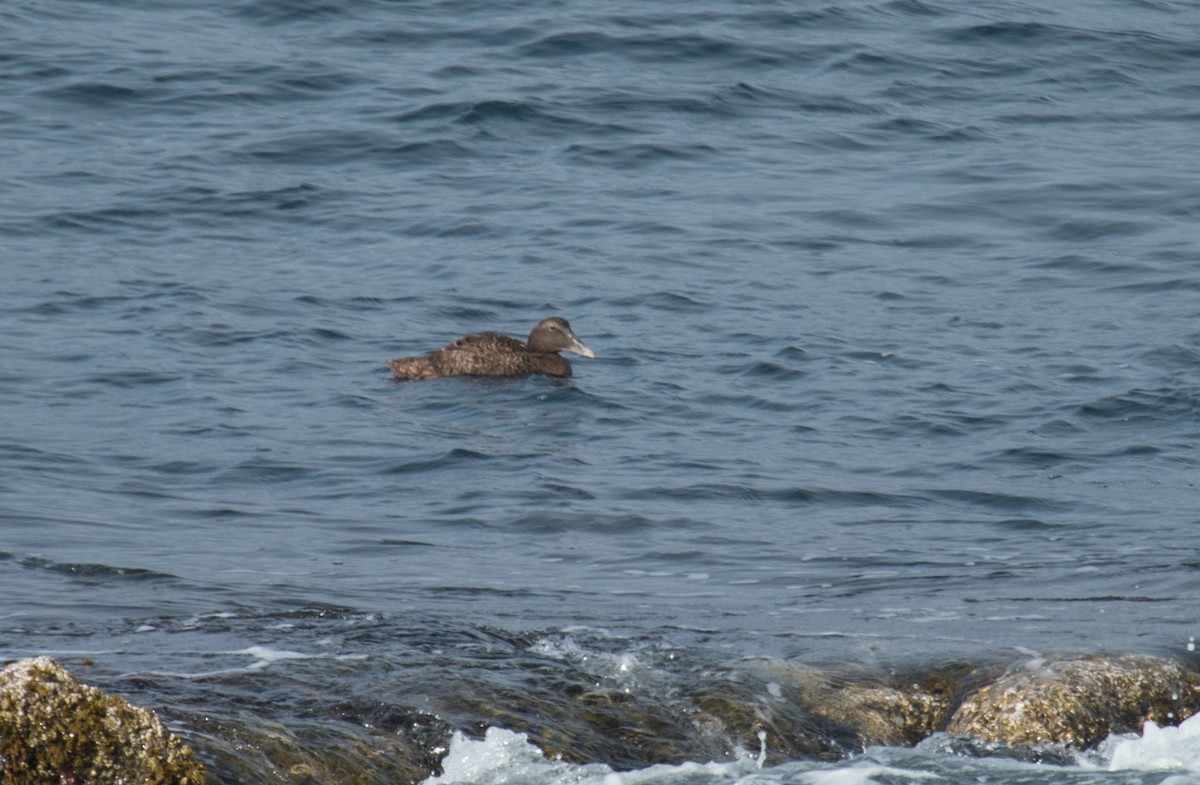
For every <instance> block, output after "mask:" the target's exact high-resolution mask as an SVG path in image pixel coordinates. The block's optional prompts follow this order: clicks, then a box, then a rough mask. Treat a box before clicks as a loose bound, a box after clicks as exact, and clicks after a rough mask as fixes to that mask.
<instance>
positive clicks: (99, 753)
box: [0, 657, 206, 785]
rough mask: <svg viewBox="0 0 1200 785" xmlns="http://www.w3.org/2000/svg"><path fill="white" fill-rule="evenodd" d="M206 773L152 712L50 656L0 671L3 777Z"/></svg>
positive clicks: (144, 781)
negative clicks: (79, 676) (87, 682)
mask: <svg viewBox="0 0 1200 785" xmlns="http://www.w3.org/2000/svg"><path fill="white" fill-rule="evenodd" d="M205 777H206V774H205V770H204V766H203V765H202V764H201V763H200V762H199V761H198V760H196V759H195V757H194V756H193V754H192V750H191V749H190V748H189V747H187V746H186V745H185V744H184V743H183V742H182V741H181V740H180V739H179V738H178V737H177V736H175V735H174V734H172V733H171V732H170V731H168V730H167V729H166V728H164V727H163V725H162V723H161V722H159V720H158V717H156V716H155V715H154V714H153V713H152V712H150V711H148V710H146V709H141V708H138V707H136V706H132V705H130V704H129V703H127V702H126V701H124V700H122V699H121V698H118V697H114V696H111V695H106V694H105V693H103V692H101V691H100V690H98V689H96V688H95V687H89V686H87V685H85V684H80V683H79V682H78V681H76V680H75V679H74V677H72V676H71V674H70V673H68V672H67V671H66V670H65V669H63V667H62V666H61V665H59V664H58V663H57V662H55V661H54V660H52V659H50V658H49V657H37V658H34V659H27V660H20V661H18V662H14V663H12V664H11V665H9V666H8V667H6V668H5V669H4V670H3V671H2V672H0V780H3V781H5V782H10V783H21V784H22V785H43V784H44V785H62V784H63V783H88V785H110V784H111V785H118V783H131V782H136V783H138V785H202V783H204V782H205Z"/></svg>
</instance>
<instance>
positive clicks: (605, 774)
mask: <svg viewBox="0 0 1200 785" xmlns="http://www.w3.org/2000/svg"><path fill="white" fill-rule="evenodd" d="M757 771H758V762H757V761H756V760H755V759H754V758H751V757H750V756H748V755H747V756H745V757H743V758H741V759H739V760H737V761H734V762H731V763H683V764H680V765H677V766H672V765H666V764H662V765H657V766H649V767H647V768H644V769H638V770H636V771H621V772H618V771H613V770H612V769H611V768H610V767H608V766H606V765H604V764H602V763H590V764H585V765H575V764H571V763H566V762H564V761H562V760H551V759H548V758H546V757H545V756H544V755H543V754H542V751H541V750H540V749H538V747H537V746H536V745H534V744H531V743H530V741H529V738H528V736H526V735H525V734H524V733H514V732H513V731H510V730H505V729H503V728H488V730H487V733H486V734H485V735H484V737H483V738H482V739H469V738H467V737H465V736H463V735H462V734H461V733H457V732H456V733H455V734H454V737H453V738H452V739H451V741H450V751H449V753H447V755H446V757H445V758H444V759H443V760H442V775H441V776H440V777H430V778H429V779H427V780H425V783H424V785H684V783H686V785H705V783H713V784H714V785H715V784H717V783H744V784H745V785H751V776H752V775H753V774H754V773H755V772H757Z"/></svg>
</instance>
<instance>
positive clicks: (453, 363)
mask: <svg viewBox="0 0 1200 785" xmlns="http://www.w3.org/2000/svg"><path fill="white" fill-rule="evenodd" d="M387 364H388V367H389V368H391V369H392V373H394V374H395V375H396V378H397V379H401V380H404V381H419V380H424V379H438V378H441V377H442V376H517V375H520V374H525V373H532V372H534V371H535V370H537V369H536V368H534V367H533V364H532V361H531V358H530V354H529V352H528V350H527V349H526V348H525V344H524V343H522V342H521V341H518V340H517V339H516V338H510V337H508V336H507V335H502V334H501V333H472V334H470V335H464V336H463V337H462V338H459V339H458V340H457V341H455V342H454V343H452V344H450V345H448V346H445V347H443V348H441V349H437V350H436V351H432V352H430V353H429V354H426V355H422V356H420V357H401V358H399V359H397V360H388V363H387Z"/></svg>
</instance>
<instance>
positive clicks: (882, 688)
mask: <svg viewBox="0 0 1200 785" xmlns="http://www.w3.org/2000/svg"><path fill="white" fill-rule="evenodd" d="M775 670H776V672H777V673H779V674H780V675H782V676H785V677H787V678H788V679H789V680H790V681H792V682H794V683H795V684H796V685H798V686H800V687H801V695H802V697H801V700H802V701H803V704H804V706H805V708H807V709H808V711H810V712H812V713H813V714H815V715H817V716H821V717H825V718H827V719H829V720H831V721H833V722H836V723H838V724H839V725H841V726H843V727H844V728H846V729H847V730H849V731H850V732H851V733H853V734H854V736H855V737H856V738H857V740H858V743H859V746H860V747H868V746H871V745H873V744H882V745H888V746H897V747H898V746H912V745H914V744H916V743H917V742H919V741H921V740H922V739H924V738H926V737H927V736H929V735H931V734H933V733H934V732H936V731H938V730H940V729H942V728H943V727H945V725H946V723H947V722H948V721H949V719H950V715H951V712H952V711H953V709H954V706H955V704H956V702H957V697H958V695H959V694H960V693H961V691H962V690H963V688H964V685H965V684H968V683H970V680H971V679H976V678H979V676H980V673H979V672H978V671H977V670H976V669H974V668H972V667H970V666H960V665H948V666H943V667H941V668H939V669H935V670H930V671H926V672H915V673H911V674H909V673H897V674H887V675H883V674H877V673H875V674H873V673H867V672H861V673H859V672H854V671H841V672H830V671H821V670H817V669H815V668H808V667H801V666H795V665H786V666H784V665H777V666H776V667H775Z"/></svg>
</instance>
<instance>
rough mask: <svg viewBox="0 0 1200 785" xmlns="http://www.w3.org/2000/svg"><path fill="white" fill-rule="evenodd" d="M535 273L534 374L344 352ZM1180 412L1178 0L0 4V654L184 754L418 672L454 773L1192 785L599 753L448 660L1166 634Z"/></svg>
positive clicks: (687, 662)
mask: <svg viewBox="0 0 1200 785" xmlns="http://www.w3.org/2000/svg"><path fill="white" fill-rule="evenodd" d="M553 314H558V315H562V316H565V317H567V318H568V319H569V320H570V321H571V324H572V326H573V328H574V329H575V332H576V333H577V334H578V335H579V336H580V338H582V340H583V341H585V342H586V343H587V344H588V345H589V346H590V347H591V348H592V349H593V350H594V351H595V352H596V354H597V358H596V359H595V360H588V359H585V358H579V357H575V356H570V357H571V359H572V362H573V365H574V369H575V375H574V376H573V377H571V378H570V379H567V380H553V379H548V378H545V377H530V378H519V379H504V380H480V379H471V378H449V379H442V380H436V381H431V382H421V383H398V382H396V381H394V380H393V379H392V378H391V375H390V373H389V371H388V369H387V367H386V366H384V364H383V361H384V360H385V359H388V358H392V357H398V356H403V355H411V354H419V353H422V352H425V351H428V350H430V349H433V348H436V347H439V346H442V345H444V344H446V343H448V342H449V341H451V340H453V339H455V338H457V337H459V336H460V335H462V334H464V333H468V332H474V331H482V330H496V331H501V332H505V333H508V334H510V335H514V336H524V335H525V334H527V332H528V330H529V328H530V327H531V326H532V325H533V324H534V323H535V322H536V321H537V320H539V319H541V318H542V317H544V316H549V315H553ZM1198 442H1200V6H1197V5H1196V4H1194V3H1191V2H1174V1H1172V0H1074V1H1073V2H1065V3H1039V2H1030V1H1029V0H1007V1H1006V0H1000V1H998V2H989V3H961V2H949V1H948V0H887V1H884V0H847V1H845V2H837V3H830V2H794V3H784V2H773V1H772V2H767V1H766V0H755V1H752V2H736V3H735V2H717V1H716V0H696V1H695V2H689V3H646V2H626V1H623V0H613V1H612V2H606V1H602V2H580V1H578V0H558V1H555V0H549V2H547V1H546V0H543V1H541V2H525V1H524V0H511V1H509V2H496V3H488V2H478V1H477V0H438V1H437V2H428V1H422V0H416V1H414V2H398V1H396V2H392V1H385V0H235V1H233V2H225V3H212V2H198V1H196V0H41V1H40V2H39V1H36V0H8V1H7V2H5V3H4V4H3V5H2V6H0V596H2V599H0V659H3V660H5V661H7V660H11V659H15V658H19V657H26V656H32V655H35V654H50V655H52V656H55V657H57V658H59V659H60V660H61V661H62V662H63V663H64V664H65V665H67V666H68V667H70V668H72V669H73V670H75V671H77V673H78V675H79V677H80V678H81V679H84V680H86V681H88V682H89V683H94V684H97V685H100V686H103V687H106V688H110V689H113V690H115V691H117V692H120V693H122V694H125V695H128V696H130V699H131V700H134V701H135V702H139V703H142V704H144V705H151V706H154V707H156V708H158V709H160V710H162V711H164V712H165V713H166V714H167V716H168V718H169V719H171V718H173V719H175V720H176V722H177V724H178V726H179V727H181V728H182V730H183V732H184V733H185V734H186V733H188V732H189V729H190V732H191V734H192V735H191V736H190V737H189V740H190V741H192V742H193V743H194V744H195V745H196V746H198V747H199V748H201V750H202V751H203V749H204V744H203V741H204V738H205V735H204V734H205V733H213V734H214V735H215V736H220V733H219V732H217V731H212V730H211V729H210V730H206V731H202V730H199V729H198V724H197V720H196V719H195V718H197V717H204V718H214V717H215V718H225V719H226V720H228V721H229V722H234V721H235V720H236V721H239V722H248V723H253V722H257V721H260V720H261V721H262V722H267V721H269V722H272V723H276V724H277V725H278V727H281V728H295V727H298V726H301V725H303V726H304V727H310V728H312V729H314V730H313V731H312V733H313V734H316V737H320V738H323V737H321V736H320V734H321V733H328V734H330V735H337V734H343V735H345V736H346V737H348V738H354V737H355V733H357V732H358V731H357V730H355V729H356V728H361V727H363V725H364V724H368V725H369V724H372V723H373V724H374V725H375V726H377V727H386V726H387V723H388V722H401V721H402V720H397V719H395V718H394V717H393V714H391V713H389V712H392V713H394V714H395V716H402V717H404V718H408V717H409V713H410V712H419V713H420V716H422V717H430V718H433V720H431V721H435V720H436V721H438V722H445V723H447V724H448V726H452V727H453V729H454V730H455V731H463V732H467V733H468V735H467V736H462V737H459V736H456V737H455V741H454V742H453V743H452V744H451V748H450V753H451V756H452V758H453V756H458V757H457V758H453V759H454V760H460V759H462V758H464V756H465V757H466V758H468V759H472V760H475V761H476V762H477V763H478V762H483V763H485V764H488V765H492V764H494V765H493V766H492V768H491V769H488V768H487V766H486V765H485V766H484V767H483V769H479V770H476V771H475V773H474V774H473V775H472V774H470V771H471V770H470V767H469V766H468V767H467V769H466V770H467V771H468V774H467V775H462V774H461V773H462V771H464V769H463V768H458V769H454V771H450V770H449V767H447V769H448V770H447V773H445V774H443V775H442V776H443V777H450V778H451V779H450V780H449V781H456V782H467V783H484V782H491V781H495V782H528V783H530V784H531V785H553V783H560V782H563V783H568V782H569V783H575V782H587V781H590V779H589V778H598V779H597V780H596V781H597V782H599V783H602V784H603V785H616V783H618V782H627V783H641V782H659V781H662V782H671V783H676V782H678V783H689V784H692V785H698V784H700V783H706V782H710V781H713V782H726V781H745V782H755V783H761V782H781V783H789V784H790V783H806V784H807V785H843V784H845V783H849V784H850V785H856V783H860V782H882V783H901V782H907V781H909V780H918V779H920V780H924V779H929V778H934V777H936V778H937V779H938V780H939V781H944V782H949V783H969V782H977V781H983V780H985V779H986V780H987V781H989V782H995V781H1002V782H1029V783H1049V782H1055V783H1062V782H1068V783H1073V784H1074V783H1079V784H1080V785H1100V784H1102V783H1134V782H1136V783H1160V782H1164V781H1165V779H1170V778H1171V777H1175V778H1176V780H1178V778H1179V777H1183V779H1184V780H1186V781H1188V782H1196V781H1200V762H1197V761H1200V754H1198V755H1196V756H1195V757H1194V758H1193V759H1191V760H1192V763H1191V764H1187V765H1185V766H1184V771H1185V774H1182V775H1181V774H1179V773H1178V772H1176V773H1174V774H1163V773H1161V772H1157V773H1149V774H1136V775H1135V774H1130V773H1128V772H1126V773H1109V772H1107V771H1105V770H1104V765H1102V764H1096V765H1095V766H1089V765H1084V764H1083V763H1081V764H1079V765H1076V766H1066V767H1060V768H1054V767H1047V766H1045V765H1042V766H1039V765H1035V764H1032V763H1018V762H1013V761H1004V762H1002V763H997V762H995V761H988V760H984V761H982V762H981V761H974V760H968V759H964V758H960V757H956V756H954V755H952V754H950V753H949V752H946V751H944V750H942V749H941V748H937V747H936V746H935V747H933V748H918V749H915V750H907V749H892V748H883V749H877V750H874V751H868V753H867V757H865V758H864V757H854V758H847V759H846V760H845V761H844V762H842V763H838V762H832V763H830V762H823V763H796V762H793V763H788V764H787V765H786V766H784V767H782V768H779V767H776V768H770V767H768V768H765V769H762V770H761V771H760V770H758V769H757V767H754V771H753V772H748V771H747V770H744V769H743V768H738V767H739V766H741V765H743V764H745V765H746V766H749V765H750V764H751V763H755V762H757V760H758V756H759V754H760V752H761V751H760V750H758V749H752V748H751V749H747V750H744V753H745V757H744V758H742V759H741V760H742V764H738V763H736V762H734V763H730V762H729V761H726V762H718V763H711V762H710V761H708V760H695V761H692V762H690V763H687V764H672V767H671V768H669V769H665V770H664V769H662V768H653V767H652V768H641V769H638V768H637V767H625V768H626V769H629V768H632V769H633V771H632V773H623V774H619V773H615V772H614V771H613V770H612V769H604V770H602V771H601V772H600V773H596V770H594V769H591V768H587V767H588V766H593V767H594V766H606V765H608V763H610V762H605V761H598V762H595V763H590V764H576V763H568V762H562V761H559V762H553V761H549V760H547V759H545V758H542V757H541V756H540V755H536V754H535V757H536V760H537V761H541V762H540V763H536V764H535V763H532V762H530V761H531V760H533V759H532V758H529V757H528V751H529V750H535V748H534V747H532V746H530V745H529V742H528V741H527V740H524V739H523V738H522V737H521V736H519V735H518V731H519V730H520V729H519V728H513V727H508V725H511V723H505V722H499V721H497V722H495V723H491V727H492V730H491V731H489V732H488V733H487V735H486V736H484V735H483V734H484V726H485V725H488V724H489V723H484V722H481V721H478V720H477V719H474V720H472V722H471V723H467V722H465V721H464V722H462V723H460V722H458V721H457V719H456V718H457V717H458V716H459V715H457V714H456V713H455V710H454V709H453V708H452V707H450V706H448V705H447V701H446V700H445V699H444V696H445V695H447V694H457V693H456V691H461V690H463V689H467V690H468V692H469V691H470V690H469V686H470V685H471V684H476V683H485V682H486V683H487V684H488V685H490V686H488V687H487V688H486V689H483V688H481V690H482V692H484V693H486V694H487V695H488V696H490V697H489V698H488V700H490V701H492V702H493V704H494V702H495V700H496V698H495V696H496V695H497V694H509V693H507V692H505V690H510V691H512V692H514V693H515V692H520V690H521V689H524V688H525V687H526V686H528V685H529V684H530V683H534V682H537V681H538V678H539V676H541V675H544V674H553V673H556V672H557V671H556V670H555V669H556V668H559V667H565V666H564V665H563V664H564V663H567V664H569V666H570V668H571V669H572V673H575V674H577V675H578V674H579V673H582V674H583V676H582V677H581V678H582V680H583V681H590V682H594V683H595V684H604V685H610V686H612V687H613V688H614V689H618V690H619V691H623V692H626V693H628V694H633V695H636V696H638V697H639V698H640V699H645V700H654V699H656V698H657V697H658V696H659V695H660V692H661V694H663V695H665V694H667V693H669V692H670V691H671V689H672V688H668V687H666V686H664V685H667V684H671V685H677V684H678V683H680V682H694V681H695V680H697V679H702V678H703V676H702V674H708V673H712V672H714V671H713V669H717V670H720V671H722V672H725V671H726V670H729V669H736V668H737V667H739V663H744V662H750V661H754V662H762V661H780V662H788V663H798V664H804V665H806V666H813V667H819V666H822V665H823V664H827V663H847V662H850V663H857V664H862V665H863V666H870V667H875V666H879V667H892V666H893V665H894V664H896V663H906V664H913V663H916V664H920V665H930V664H933V665H936V664H937V663H941V662H950V661H956V660H965V661H981V660H988V659H993V658H1000V659H1004V658H1012V657H1036V656H1042V655H1045V654H1049V653H1053V652H1061V651H1070V652H1082V653H1097V652H1144V653H1151V654H1156V655H1162V656H1170V657H1187V656H1188V655H1189V653H1190V652H1191V651H1192V650H1193V649H1194V638H1195V637H1196V636H1200V618H1198V615H1197V610H1198V608H1200V544H1198V543H1200V539H1198V537H1197V532H1198V531H1200V529H1198V527H1200V452H1198V451H1197V443H1198ZM464 685H467V686H466V687H464ZM497 685H499V686H497ZM493 704H489V705H493ZM467 714H469V715H470V717H473V718H478V717H479V716H480V714H479V712H478V711H475V712H474V713H469V712H468V713H464V714H463V715H462V716H467ZM363 717H369V718H370V719H362V718H363ZM389 717H393V719H390V720H389V719H388V718H389ZM403 721H404V722H406V721H407V719H404V720H403ZM339 723H340V724H339ZM472 723H473V724H472ZM462 725H469V726H470V727H460V726H462ZM769 743H770V740H768V741H767V744H768V745H769ZM472 745H482V746H472ZM317 746H319V745H317ZM472 750H474V753H472ZM535 753H536V750H535ZM472 754H473V755H474V758H472ZM447 760H450V759H449V758H448V759H447ZM256 761H257V759H256V758H254V757H253V755H251V754H249V753H247V754H246V760H245V761H244V763H245V769H244V771H243V772H242V773H241V774H238V775H236V776H235V774H233V773H231V772H232V771H233V770H234V769H233V768H232V767H231V766H230V765H229V764H228V763H226V764H221V765H215V766H214V771H215V772H216V773H215V774H214V777H215V779H214V781H219V782H221V783H227V782H228V783H233V782H264V783H265V782H276V781H278V782H284V781H293V780H288V779H286V778H284V775H283V774H278V772H279V771H282V770H283V769H282V768H280V764H279V763H278V761H273V762H270V763H259V762H256ZM210 763H212V761H211V760H210ZM787 766H792V767H799V768H792V769H789V768H787ZM1188 766H1191V768H1188ZM714 767H716V768H714ZM721 767H726V768H721ZM997 767H999V768H997ZM1014 767H1015V768H1014ZM488 771H491V772H492V774H488V773H487V772H488ZM246 772H251V773H246ZM272 772H275V773H274V774H273V773H272ZM454 772H459V774H457V775H456V774H454ZM497 772H498V773H497ZM770 772H775V773H774V774H770ZM293 773H294V772H293ZM276 774H278V776H279V777H280V778H279V779H272V777H273V776H276ZM453 776H459V779H458V780H454V779H453ZM488 777H492V778H493V779H488ZM614 778H615V779H614ZM713 778H715V779H713ZM1176 780H1171V781H1172V782H1175V781H1176ZM378 781H384V780H378ZM1179 781H1183V780H1179Z"/></svg>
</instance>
